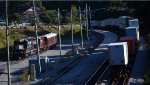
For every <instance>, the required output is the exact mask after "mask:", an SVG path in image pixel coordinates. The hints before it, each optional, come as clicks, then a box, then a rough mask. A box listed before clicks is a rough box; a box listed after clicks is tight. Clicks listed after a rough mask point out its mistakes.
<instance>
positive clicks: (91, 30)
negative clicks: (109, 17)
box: [89, 6, 94, 39]
mask: <svg viewBox="0 0 150 85" xmlns="http://www.w3.org/2000/svg"><path fill="white" fill-rule="evenodd" d="M89 28H90V39H92V37H93V35H92V32H93V31H94V30H93V28H91V8H90V6H89Z"/></svg>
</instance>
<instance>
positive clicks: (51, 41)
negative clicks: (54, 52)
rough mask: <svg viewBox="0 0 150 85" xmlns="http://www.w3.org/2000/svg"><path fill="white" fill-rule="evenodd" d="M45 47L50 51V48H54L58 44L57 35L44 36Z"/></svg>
mask: <svg viewBox="0 0 150 85" xmlns="http://www.w3.org/2000/svg"><path fill="white" fill-rule="evenodd" d="M44 41H45V47H46V49H48V48H49V47H53V46H55V45H56V44H57V34H56V33H49V34H46V35H44Z"/></svg>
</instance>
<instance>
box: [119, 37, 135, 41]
mask: <svg viewBox="0 0 150 85" xmlns="http://www.w3.org/2000/svg"><path fill="white" fill-rule="evenodd" d="M120 40H134V37H121V38H120Z"/></svg>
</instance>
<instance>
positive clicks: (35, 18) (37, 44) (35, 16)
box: [33, 0, 41, 73]
mask: <svg viewBox="0 0 150 85" xmlns="http://www.w3.org/2000/svg"><path fill="white" fill-rule="evenodd" d="M33 14H34V24H35V36H36V46H37V57H38V64H39V72H38V73H40V72H41V63H40V56H39V42H38V31H37V15H36V10H35V3H34V0H33Z"/></svg>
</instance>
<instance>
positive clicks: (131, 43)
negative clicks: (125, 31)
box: [119, 37, 135, 56]
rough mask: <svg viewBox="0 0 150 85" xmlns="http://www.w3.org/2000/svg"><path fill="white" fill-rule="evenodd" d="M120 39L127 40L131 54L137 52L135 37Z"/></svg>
mask: <svg viewBox="0 0 150 85" xmlns="http://www.w3.org/2000/svg"><path fill="white" fill-rule="evenodd" d="M119 41H120V42H127V44H128V54H129V56H132V55H134V54H135V40H134V38H133V37H121V38H120V40H119Z"/></svg>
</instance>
